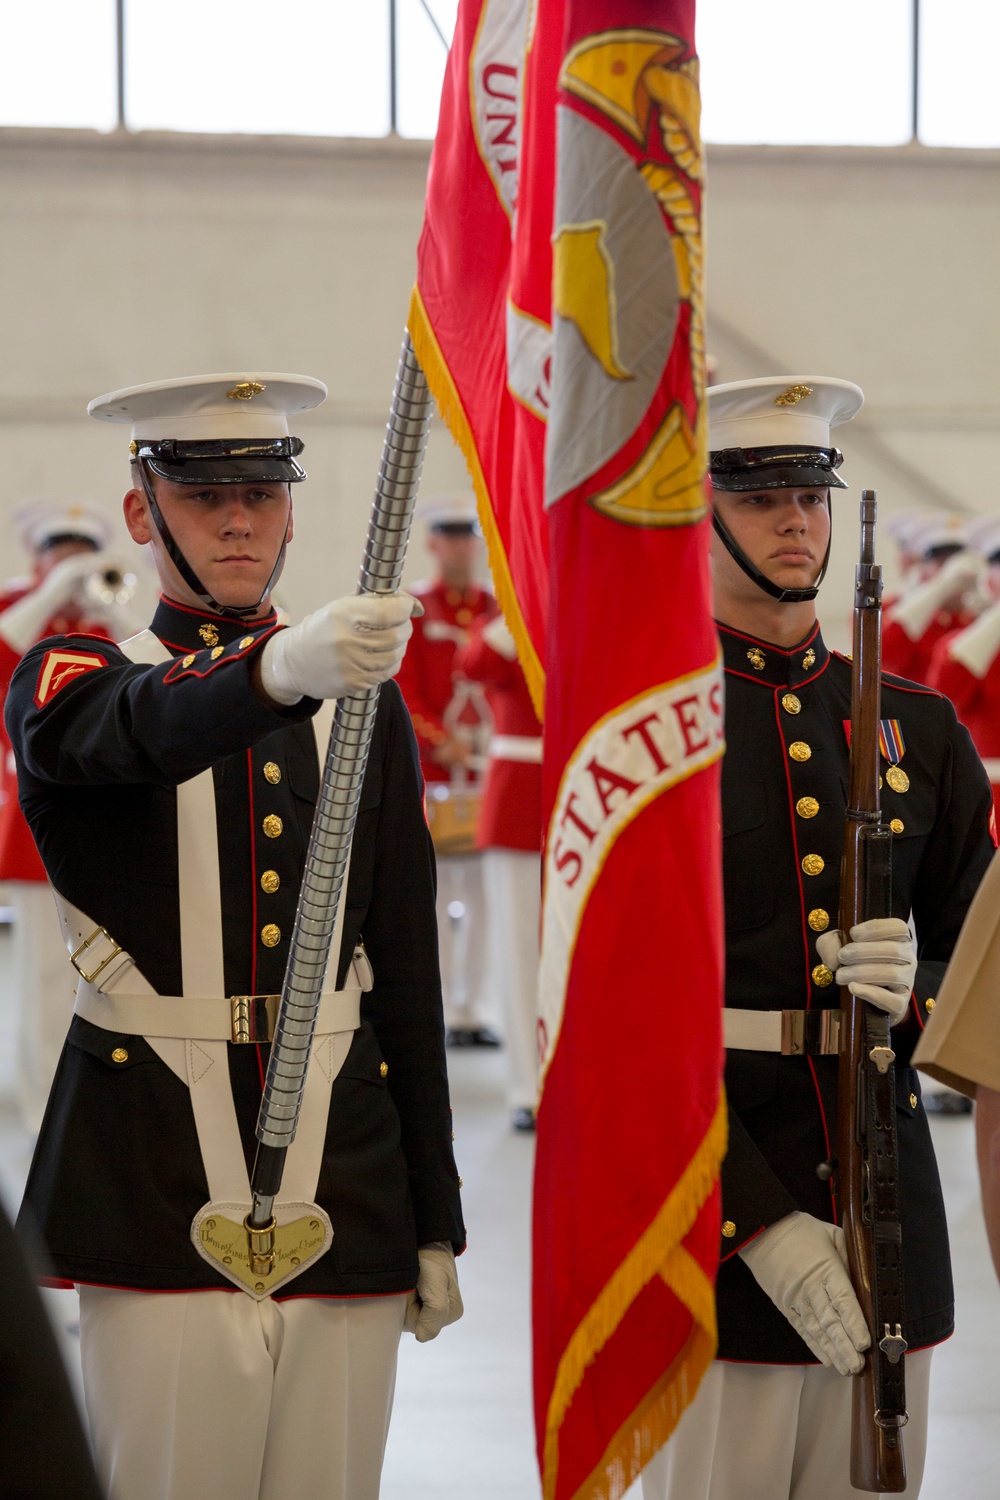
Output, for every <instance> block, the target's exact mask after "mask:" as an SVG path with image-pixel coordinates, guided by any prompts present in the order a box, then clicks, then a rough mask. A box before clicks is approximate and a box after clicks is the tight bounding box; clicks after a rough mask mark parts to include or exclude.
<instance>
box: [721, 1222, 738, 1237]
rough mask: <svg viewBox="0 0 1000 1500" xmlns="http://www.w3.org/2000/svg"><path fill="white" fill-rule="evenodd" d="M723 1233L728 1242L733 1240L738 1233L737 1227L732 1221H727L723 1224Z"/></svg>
mask: <svg viewBox="0 0 1000 1500" xmlns="http://www.w3.org/2000/svg"><path fill="white" fill-rule="evenodd" d="M722 1233H723V1234H724V1235H725V1237H726V1239H727V1240H731V1239H732V1238H733V1236H734V1235H735V1233H736V1225H735V1224H734V1223H733V1221H732V1219H727V1220H726V1222H725V1223H724V1224H723V1226H722Z"/></svg>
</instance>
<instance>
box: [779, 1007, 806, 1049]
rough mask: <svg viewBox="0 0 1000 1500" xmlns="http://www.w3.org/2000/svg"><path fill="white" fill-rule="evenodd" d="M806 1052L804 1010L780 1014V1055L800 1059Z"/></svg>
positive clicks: (787, 1011)
mask: <svg viewBox="0 0 1000 1500" xmlns="http://www.w3.org/2000/svg"><path fill="white" fill-rule="evenodd" d="M805 1050H806V1013H805V1011H804V1010H783V1011H782V1012H781V1054H782V1056H783V1057H802V1056H803V1055H804V1053H805Z"/></svg>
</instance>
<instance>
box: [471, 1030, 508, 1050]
mask: <svg viewBox="0 0 1000 1500" xmlns="http://www.w3.org/2000/svg"><path fill="white" fill-rule="evenodd" d="M469 1045H470V1046H472V1047H502V1046H503V1042H502V1041H501V1040H500V1038H499V1037H498V1036H497V1034H496V1032H495V1031H494V1030H493V1028H492V1027H491V1026H477V1027H475V1029H474V1030H473V1032H472V1041H471V1042H470V1044H469Z"/></svg>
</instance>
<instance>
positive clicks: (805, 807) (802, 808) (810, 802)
mask: <svg viewBox="0 0 1000 1500" xmlns="http://www.w3.org/2000/svg"><path fill="white" fill-rule="evenodd" d="M795 811H796V812H797V813H798V815H799V817H800V818H814V817H815V816H816V814H817V813H818V812H819V803H818V802H817V801H816V798H815V797H800V798H799V800H798V802H796V804H795Z"/></svg>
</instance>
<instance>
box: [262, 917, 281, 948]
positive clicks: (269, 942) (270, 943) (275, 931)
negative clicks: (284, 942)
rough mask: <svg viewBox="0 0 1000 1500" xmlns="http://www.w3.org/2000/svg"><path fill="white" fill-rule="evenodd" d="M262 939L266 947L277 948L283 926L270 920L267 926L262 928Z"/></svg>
mask: <svg viewBox="0 0 1000 1500" xmlns="http://www.w3.org/2000/svg"><path fill="white" fill-rule="evenodd" d="M260 940H261V942H262V943H263V944H264V947H265V948H276V947H277V946H278V944H279V943H280V942H281V928H280V927H276V926H275V924H274V923H273V922H268V924H267V926H266V927H262V928H261V929H260Z"/></svg>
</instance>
